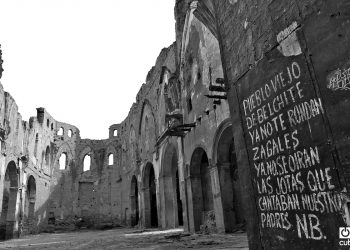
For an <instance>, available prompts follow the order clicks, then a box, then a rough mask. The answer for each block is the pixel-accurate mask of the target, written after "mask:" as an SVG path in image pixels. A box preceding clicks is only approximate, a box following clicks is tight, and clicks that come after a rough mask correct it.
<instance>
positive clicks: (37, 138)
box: [34, 134, 39, 157]
mask: <svg viewBox="0 0 350 250" xmlns="http://www.w3.org/2000/svg"><path fill="white" fill-rule="evenodd" d="M38 142H39V135H38V134H36V135H35V146H34V156H35V157H37V154H38Z"/></svg>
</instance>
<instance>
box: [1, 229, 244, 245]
mask: <svg viewBox="0 0 350 250" xmlns="http://www.w3.org/2000/svg"><path fill="white" fill-rule="evenodd" d="M0 249H62V250H63V249H64V250H68V249H84V250H85V249H166V250H170V249H215V250H216V249H248V242H247V236H246V234H245V233H235V234H224V235H223V234H222V235H220V234H211V235H202V234H200V235H199V234H195V235H190V234H187V233H184V232H183V230H182V229H174V230H167V231H155V230H147V231H140V230H135V229H134V230H132V229H120V228H119V229H111V230H106V231H79V232H70V233H54V234H39V235H31V236H26V237H23V238H21V239H14V240H8V241H4V242H0Z"/></svg>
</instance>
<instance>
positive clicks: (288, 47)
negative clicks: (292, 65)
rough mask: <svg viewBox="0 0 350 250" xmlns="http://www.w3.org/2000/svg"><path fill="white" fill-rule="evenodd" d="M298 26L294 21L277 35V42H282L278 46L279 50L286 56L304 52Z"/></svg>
mask: <svg viewBox="0 0 350 250" xmlns="http://www.w3.org/2000/svg"><path fill="white" fill-rule="evenodd" d="M297 27H298V24H297V22H293V23H292V24H291V25H290V26H289V27H287V28H286V29H284V30H282V31H281V32H280V33H278V35H277V42H279V44H280V45H279V46H278V50H279V51H280V52H281V53H282V54H283V55H284V56H297V55H300V54H301V53H302V52H301V46H300V43H299V40H298V37H297V33H296V29H297Z"/></svg>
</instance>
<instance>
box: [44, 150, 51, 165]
mask: <svg viewBox="0 0 350 250" xmlns="http://www.w3.org/2000/svg"><path fill="white" fill-rule="evenodd" d="M45 165H46V166H47V167H49V166H50V147H49V146H47V147H46V151H45Z"/></svg>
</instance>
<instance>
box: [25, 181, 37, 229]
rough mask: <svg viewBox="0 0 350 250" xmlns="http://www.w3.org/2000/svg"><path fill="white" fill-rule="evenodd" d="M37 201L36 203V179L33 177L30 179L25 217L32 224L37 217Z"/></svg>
mask: <svg viewBox="0 0 350 250" xmlns="http://www.w3.org/2000/svg"><path fill="white" fill-rule="evenodd" d="M35 201H36V183H35V179H34V177H33V176H32V175H31V176H30V177H29V178H28V183H27V191H26V202H25V210H24V215H25V217H26V218H27V219H28V222H29V223H30V222H31V221H32V220H33V219H34V215H35Z"/></svg>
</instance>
